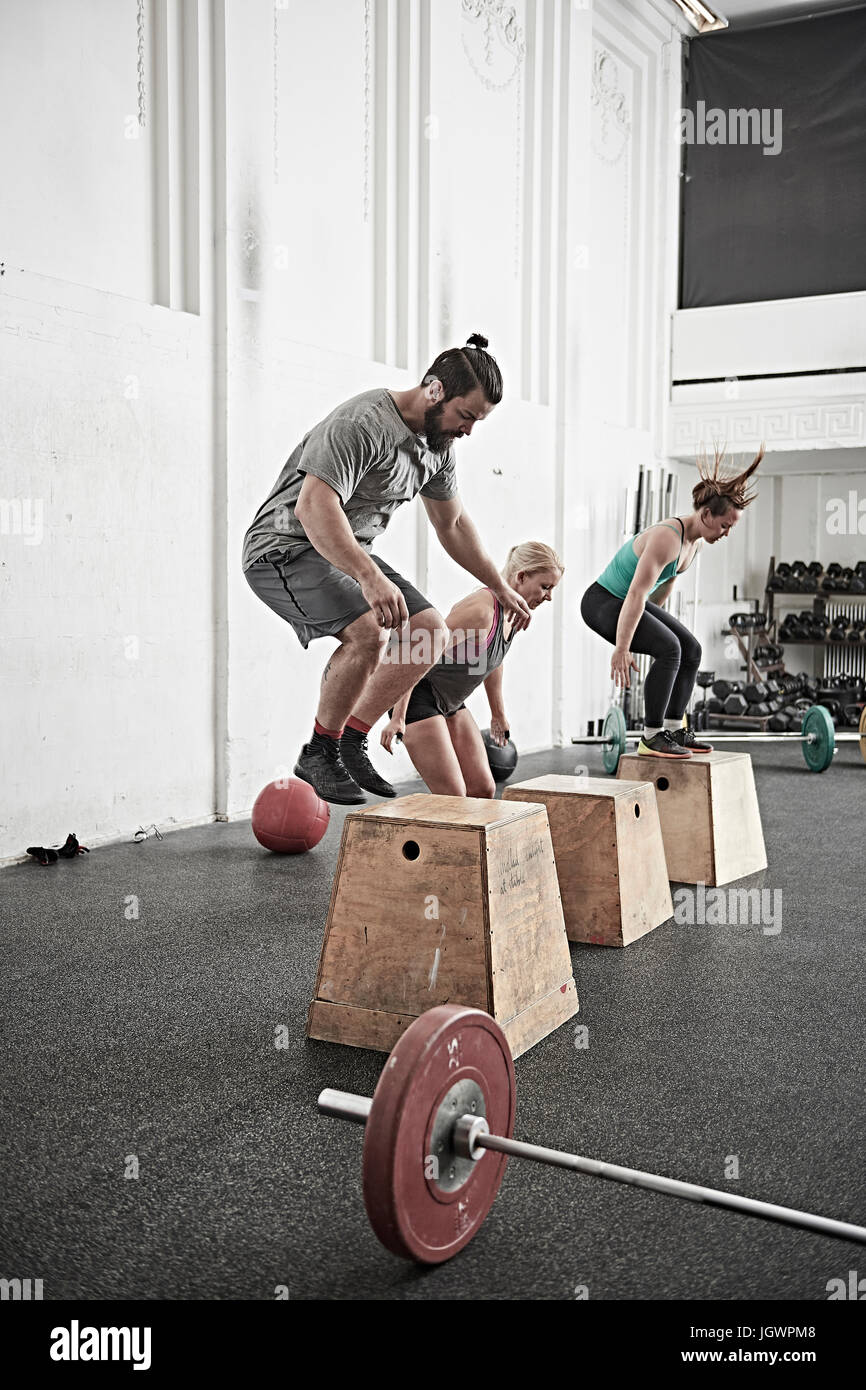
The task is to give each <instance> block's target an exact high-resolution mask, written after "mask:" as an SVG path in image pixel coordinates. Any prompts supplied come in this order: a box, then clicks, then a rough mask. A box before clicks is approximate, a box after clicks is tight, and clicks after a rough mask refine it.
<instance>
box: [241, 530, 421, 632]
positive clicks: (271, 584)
mask: <svg viewBox="0 0 866 1390" xmlns="http://www.w3.org/2000/svg"><path fill="white" fill-rule="evenodd" d="M365 549H366V547H365ZM368 553H369V552H368ZM370 559H371V560H372V561H373V562H374V564H377V565H378V566H379V569H380V570H381V571H382V573H383V574H384V575H385V577H386V578H387V579H390V581H391V583H392V584H396V585H397V588H398V589H399V590H400V592H401V593H402V595H403V597H404V599H405V600H406V607H407V608H408V610H409V617H410V618H412V617H414V615H415V614H416V613H422V612H423V611H424V609H425V608H432V607H433V604H432V603H431V602H430V600H429V599H426V598H425V597H424V595H423V594H421V593H419V592H418V590H417V589H416V588H415V586H414V584H410V583H409V581H408V579H404V578H403V576H402V574H398V573H397V571H396V570H394V569H392V568H391V566H390V565H389V564H386V562H385V561H384V560H381V559H380V558H379V556H378V555H370ZM244 573H245V575H246V580H247V583H248V584H249V586H250V588H251V589H252V591H253V593H254V594H257V595H258V597H259V598H260V599H261V600H262V603H266V604H267V605H268V607H269V608H272V609H273V610H274V612H275V613H276V614H278V616H279V617H281V618H285V620H286V622H287V623H289V624H290V625H291V626H292V627H293V628H294V630H295V633H296V635H297V638H298V641H299V642H300V644H301V646H302V647H308V646H309V645H310V643H311V642H312V641H313V639H314V638H315V637H336V636H337V634H338V633H339V632H342V630H343V628H344V627H348V626H349V623H353V622H354V621H355V619H356V618H360V617H361V614H362V613H369V612H370V605H369V603H368V602H367V600H366V599H365V598H364V595H363V594H362V593H361V586H360V584H359V583H358V581H357V580H356V579H351V578H350V577H349V575H348V574H343V571H342V570H338V569H337V568H336V566H334V565H332V564H331V563H330V561H329V560H326V559H325V558H324V556H323V555H320V554H319V552H318V550H314V549H313V548H312V546H310V547H308V548H307V549H305V550H301V551H298V552H296V553H295V554H294V555H293V556H291V555H290V557H289V558H288V559H287V558H286V555H285V552H283V551H279V550H277V551H274V550H272V551H269V553H268V554H267V555H264V556H262V558H261V559H260V560H256V562H255V564H253V565H251V566H250V568H249V569H248V570H245V571H244Z"/></svg>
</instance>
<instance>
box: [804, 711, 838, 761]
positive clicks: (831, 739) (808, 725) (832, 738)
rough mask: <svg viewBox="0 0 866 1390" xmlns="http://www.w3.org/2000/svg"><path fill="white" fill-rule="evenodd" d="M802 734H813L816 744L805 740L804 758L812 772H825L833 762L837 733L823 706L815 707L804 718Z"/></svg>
mask: <svg viewBox="0 0 866 1390" xmlns="http://www.w3.org/2000/svg"><path fill="white" fill-rule="evenodd" d="M800 733H801V734H813V735H814V740H815V741H814V743H807V742H806V740H805V738H804V740H803V744H802V748H803V757H804V758H805V760H806V766H807V767H808V769H809V771H810V772H823V771H824V769H825V768H828V767H829V766H830V764H831V763H832V761H833V750H834V748H835V746H836V731H835V729H834V728H833V720H832V719H831V718H830V714H829V712H828V711H827V710H826V709H825V708H824V706H823V705H813V706H812V708H811V709H808V710H807V711H806V713H805V714H804V716H803V722H802V724H801V725H800Z"/></svg>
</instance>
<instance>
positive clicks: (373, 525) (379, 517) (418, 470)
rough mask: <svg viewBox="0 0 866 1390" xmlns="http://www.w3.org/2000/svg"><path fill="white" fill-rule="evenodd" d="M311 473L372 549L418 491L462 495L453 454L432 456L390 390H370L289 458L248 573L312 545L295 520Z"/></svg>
mask: <svg viewBox="0 0 866 1390" xmlns="http://www.w3.org/2000/svg"><path fill="white" fill-rule="evenodd" d="M306 473H312V474H313V476H314V477H316V478H321V479H322V481H323V482H325V483H327V484H328V486H329V487H332V488H333V489H334V491H335V492H336V493H337V495H338V496H339V498H340V501H341V502H342V504H343V511H344V512H345V513H346V516H347V518H348V521H349V525H350V526H351V528H352V534H353V535H354V536H355V538H356V540H358V541H360V543H361V544H362V545H364V546H365V547H366V548H369V546H370V544H371V543H372V541H374V540H375V538H376V537H377V536H378V535H380V534H381V532H382V531H384V530H385V527H386V526H387V525H388V522H389V521H390V519H391V517H392V515H393V514H394V512H395V511H396V510H397V508H398V507H400V506H402V504H403V503H404V502H410V501H411V500H412V498H413V497H415V496H416V494H417V493H419V492H420V493H421V495H422V496H423V497H430V498H432V500H433V501H434V502H447V501H449V500H450V499H451V498H452V497H456V496H457V474H456V472H455V468H454V455H453V452H452V450H451V449H449V450H448V452H447V453H446V454H434V453H431V452H430V450H429V449H428V448H427V447H426V445H425V443H424V441H423V439H422V438H419V436H418V435H417V434H415V432H414V431H413V430H411V429H410V428H409V426H408V425H407V424H406V421H405V420H404V419H403V417H402V415H401V414H400V412H399V410H398V409H397V407H396V405H395V404H394V400H393V397H392V396H391V394H390V392H389V391H385V390H377V391H364V392H362V394H361V395H360V396H353V397H352V399H351V400H350V401H345V402H344V403H343V404H342V405H338V406H337V408H336V410H332V411H331V414H330V415H328V416H327V417H326V419H324V420H322V422H321V423H320V424H318V425H315V426H314V427H313V429H311V430H310V432H309V434H308V435H306V436H305V438H304V440H303V441H302V443H300V444H299V445H298V447H297V448H296V449H295V450H294V452H293V453H292V454H291V455H290V457H289V460H288V462H287V463H286V465H285V467H284V468H283V469H282V471H281V473H280V476H279V477H278V478H277V481H276V483H275V484H274V486H273V487H272V489H271V491H270V493H269V495H268V497H267V498H266V500H265V501H264V502H263V503H262V505H261V506H260V507H259V509H258V511H257V512H256V515H255V517H254V518H253V523H252V525H251V526H250V528H249V530H248V531H247V533H246V535H245V536H244V549H243V567H244V569H245V570H247V569H249V567H250V565H252V564H254V563H255V561H256V560H259V559H261V557H262V556H263V555H267V554H268V552H269V551H272V550H280V551H287V552H289V553H297V552H298V551H300V550H302V549H304V548H305V547H307V546H309V545H310V541H309V540H308V539H307V536H306V532H305V531H304V528H303V526H302V525H301V523H300V522H299V521H298V520H297V519H296V517H295V503H296V502H297V500H298V493H299V492H300V490H301V485H302V484H303V481H304V475H305V474H306Z"/></svg>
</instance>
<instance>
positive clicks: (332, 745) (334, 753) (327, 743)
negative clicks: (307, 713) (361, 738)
mask: <svg viewBox="0 0 866 1390" xmlns="http://www.w3.org/2000/svg"><path fill="white" fill-rule="evenodd" d="M295 776H296V777H300V779H301V781H302V782H309V784H310V786H311V787H313V788H314V790H315V791H317V792H318V793H319V796H320V797H321V798H322V800H323V801H332V802H334V803H335V805H337V806H360V805H361V803H362V802H366V800H367V798H366V796H365V795H364V793H363V792H362V791H361V788H360V787H359V786H358V783H357V782H356V781H355V780H354V778H353V777H352V776H351V774H350V773H349V772H348V771H347V769H346V765H345V763H344V762H343V759H342V757H341V756H340V745H339V743H338V742H337V741H336V739H333V738H320V737H319V735H318V734H314V735H313V738H312V741H311V742H310V743H305V744H304V746H303V748H302V749H301V756H300V757H299V758H298V761H297V762H296V763H295Z"/></svg>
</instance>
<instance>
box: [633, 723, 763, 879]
mask: <svg viewBox="0 0 866 1390" xmlns="http://www.w3.org/2000/svg"><path fill="white" fill-rule="evenodd" d="M710 737H712V735H710ZM616 775H617V778H627V779H630V780H631V779H634V778H640V779H641V780H642V781H646V782H653V783H654V785H655V789H656V796H657V799H658V808H659V820H660V821H661V827H662V839H663V840H664V846H665V858H666V860H667V866H668V878H670V879H672V880H674V881H676V882H678V883H706V884H707V885H708V886H713V887H716V886H717V885H718V884H721V883H732V882H733V881H734V880H735V879H738V878H746V876H747V875H748V874H754V873H757V872H758V870H759V869H766V867H767V852H766V850H765V848H764V832H763V829H762V827H761V813H760V811H759V809H758V798H757V795H756V793H755V778H754V774H753V772H752V760H751V758H750V757H749V755H748V753H720V752H714V753H702V754H696V755H695V756H693V757H691V758H684V759H683V760H682V761H681V762H680V761H677V760H675V759H673V758H670V759H667V758H652V757H639V756H638V754H637V753H626V754H625V755H624V756H623V757H622V758H620V761H619V768H618V770H617V774H616Z"/></svg>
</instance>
